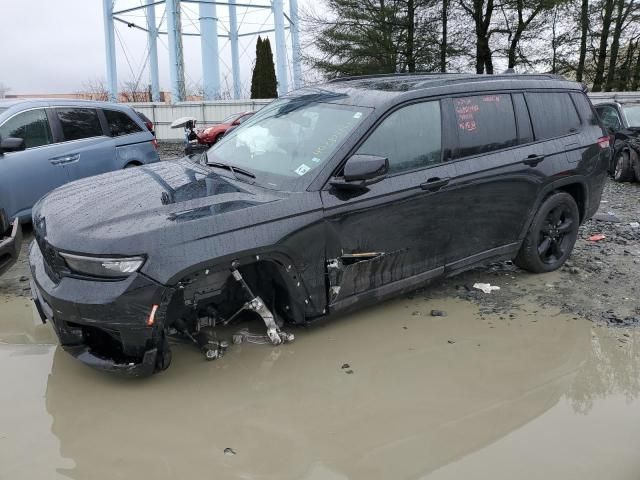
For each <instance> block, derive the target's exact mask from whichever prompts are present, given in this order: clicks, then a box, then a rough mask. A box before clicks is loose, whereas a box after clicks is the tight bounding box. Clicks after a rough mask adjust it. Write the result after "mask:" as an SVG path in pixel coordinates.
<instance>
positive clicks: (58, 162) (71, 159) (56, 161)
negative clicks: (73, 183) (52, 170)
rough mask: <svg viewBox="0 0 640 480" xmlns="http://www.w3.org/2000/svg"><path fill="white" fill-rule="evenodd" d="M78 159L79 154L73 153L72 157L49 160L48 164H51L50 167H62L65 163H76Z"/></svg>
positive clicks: (66, 156) (64, 156)
mask: <svg viewBox="0 0 640 480" xmlns="http://www.w3.org/2000/svg"><path fill="white" fill-rule="evenodd" d="M79 159H80V154H79V153H74V154H72V155H63V156H61V157H54V158H50V159H49V162H51V164H52V165H64V164H66V163H73V162H77V161H78V160H79Z"/></svg>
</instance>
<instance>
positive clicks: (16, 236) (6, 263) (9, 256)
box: [0, 218, 22, 275]
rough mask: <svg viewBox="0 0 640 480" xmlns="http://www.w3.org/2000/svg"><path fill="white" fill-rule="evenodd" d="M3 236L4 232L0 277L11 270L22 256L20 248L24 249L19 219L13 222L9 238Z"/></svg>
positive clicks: (0, 247)
mask: <svg viewBox="0 0 640 480" xmlns="http://www.w3.org/2000/svg"><path fill="white" fill-rule="evenodd" d="M0 223H1V222H0ZM2 234H3V232H1V231H0V275H2V274H3V273H4V272H6V271H7V270H9V268H10V267H11V266H12V265H13V264H14V263H16V261H17V260H18V256H19V255H20V248H21V247H22V228H21V227H20V221H19V220H18V219H17V218H16V219H15V220H14V221H13V225H12V226H11V230H10V233H9V236H8V237H6V238H2Z"/></svg>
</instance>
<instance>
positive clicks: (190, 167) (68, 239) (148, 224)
mask: <svg viewBox="0 0 640 480" xmlns="http://www.w3.org/2000/svg"><path fill="white" fill-rule="evenodd" d="M287 197H288V195H287V194H284V193H280V192H274V191H270V190H266V189H263V188H261V187H257V186H253V185H249V184H247V183H243V182H240V181H237V180H235V179H233V178H230V177H227V176H226V172H222V173H221V171H220V170H215V171H214V170H212V169H209V168H206V167H204V166H202V165H199V164H196V163H194V162H192V161H190V160H188V159H182V160H176V161H167V162H160V163H155V164H151V165H146V166H142V167H137V168H132V169H126V170H122V171H118V172H113V173H108V174H104V175H99V176H96V177H90V178H86V179H83V180H79V181H76V182H72V183H69V184H67V185H65V186H63V187H61V188H58V189H56V190H54V191H52V192H51V193H49V194H48V195H46V196H45V197H44V198H43V199H42V200H40V201H39V202H38V203H37V204H36V206H35V207H34V209H33V224H34V230H35V233H36V236H37V237H38V238H45V239H46V241H47V242H48V243H50V244H51V245H53V246H54V247H56V248H58V249H61V250H66V251H70V252H81V253H90V254H133V253H136V252H138V253H143V252H144V251H145V250H146V249H148V248H149V247H150V246H154V247H156V248H159V247H162V246H163V245H164V246H166V245H169V244H176V243H185V242H188V241H190V240H194V239H196V238H203V237H206V236H211V235H216V234H219V233H221V232H225V231H228V230H230V229H238V228H242V227H243V226H248V225H251V224H252V223H251V222H255V221H256V219H255V218H254V215H253V214H251V215H247V213H246V212H247V211H250V210H252V209H255V208H256V207H261V206H265V205H267V204H272V203H273V202H278V201H282V200H284V199H286V198H287ZM240 212H244V213H243V214H240ZM262 213H264V212H262ZM177 230H179V232H178V233H176V231H177ZM150 244H153V245H150Z"/></svg>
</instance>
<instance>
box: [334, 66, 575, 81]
mask: <svg viewBox="0 0 640 480" xmlns="http://www.w3.org/2000/svg"><path fill="white" fill-rule="evenodd" d="M510 70H511V71H509V70H507V71H505V72H502V73H496V74H491V75H489V74H477V73H461V72H446V73H442V72H410V73H409V72H405V73H379V74H372V75H354V76H351V77H350V76H344V77H336V78H332V79H330V80H327V81H326V82H325V83H338V82H349V81H352V80H363V79H364V80H366V79H376V78H402V77H447V76H450V77H462V78H464V77H468V78H473V77H476V76H478V77H479V76H482V77H486V78H491V77H493V78H505V77H508V78H513V77H538V78H548V79H550V80H566V78H565V77H564V76H563V75H559V74H556V73H516V72H514V71H513V70H512V69H510Z"/></svg>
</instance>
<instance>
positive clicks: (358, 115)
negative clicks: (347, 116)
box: [353, 112, 362, 118]
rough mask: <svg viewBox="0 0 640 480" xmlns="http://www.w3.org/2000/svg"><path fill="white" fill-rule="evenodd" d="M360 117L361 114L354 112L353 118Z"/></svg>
mask: <svg viewBox="0 0 640 480" xmlns="http://www.w3.org/2000/svg"><path fill="white" fill-rule="evenodd" d="M361 116H362V112H356V113H354V114H353V118H360V117H361Z"/></svg>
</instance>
